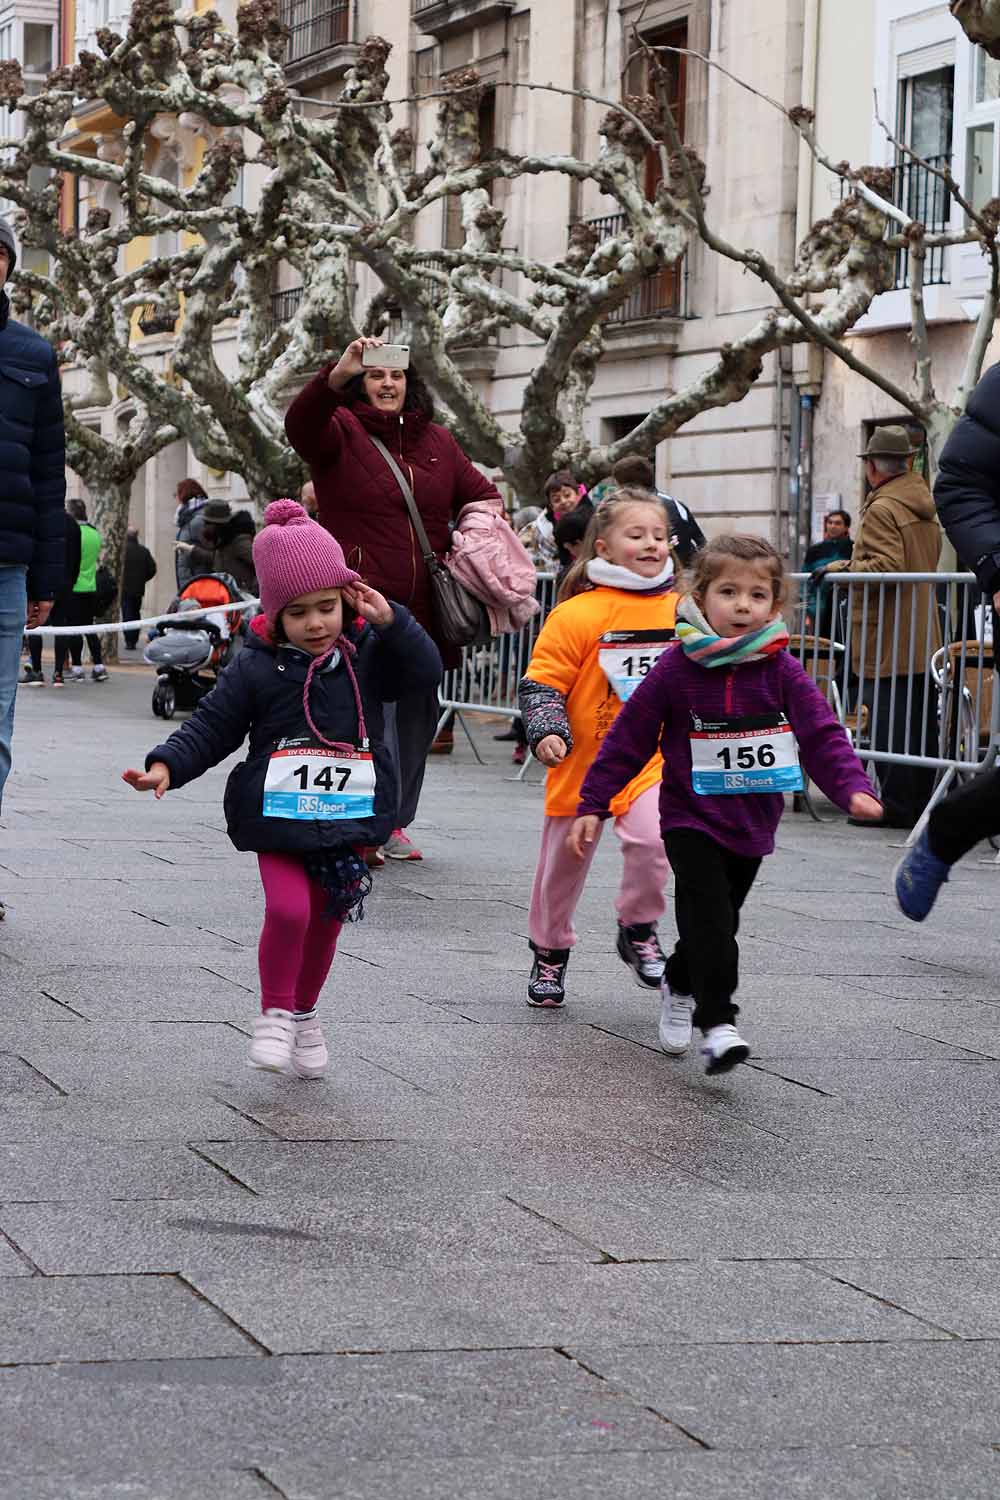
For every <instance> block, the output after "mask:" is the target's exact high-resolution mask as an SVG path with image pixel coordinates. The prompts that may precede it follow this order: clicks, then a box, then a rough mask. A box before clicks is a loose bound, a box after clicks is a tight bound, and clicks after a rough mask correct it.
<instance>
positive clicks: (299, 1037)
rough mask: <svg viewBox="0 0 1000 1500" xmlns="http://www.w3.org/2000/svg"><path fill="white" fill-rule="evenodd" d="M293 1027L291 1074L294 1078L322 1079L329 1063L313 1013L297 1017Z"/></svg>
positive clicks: (320, 1028)
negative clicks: (293, 1040)
mask: <svg viewBox="0 0 1000 1500" xmlns="http://www.w3.org/2000/svg"><path fill="white" fill-rule="evenodd" d="M294 1025H295V1044H294V1046H293V1047H292V1072H293V1073H294V1074H295V1076H296V1078H322V1077H323V1074H324V1073H325V1072H326V1069H327V1064H328V1063H329V1061H330V1054H329V1052H328V1051H327V1047H326V1038H325V1037H324V1035H323V1029H322V1027H321V1026H320V1024H319V1022H318V1021H317V1019H316V1013H315V1011H312V1012H310V1013H309V1015H307V1016H303V1015H297V1016H296V1017H295V1021H294Z"/></svg>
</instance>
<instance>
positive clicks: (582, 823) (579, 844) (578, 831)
mask: <svg viewBox="0 0 1000 1500" xmlns="http://www.w3.org/2000/svg"><path fill="white" fill-rule="evenodd" d="M600 821H601V820H600V818H598V817H595V815H594V814H593V813H588V814H587V816H586V817H585V818H577V819H576V821H575V822H574V824H573V827H572V828H571V829H570V831H569V835H568V836H567V839H566V846H567V848H568V849H569V850H570V852H571V853H573V854H575V855H576V857H577V859H582V858H583V856H584V855H585V854H586V853H587V850H588V849H589V848H590V846H591V844H592V843H593V842H594V840H595V839H596V837H597V829H598V826H599V825H600Z"/></svg>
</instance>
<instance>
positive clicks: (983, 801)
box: [927, 771, 1000, 865]
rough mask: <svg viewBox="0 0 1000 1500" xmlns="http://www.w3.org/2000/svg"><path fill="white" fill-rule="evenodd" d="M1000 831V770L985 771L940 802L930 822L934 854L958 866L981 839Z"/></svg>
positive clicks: (928, 831)
mask: <svg viewBox="0 0 1000 1500" xmlns="http://www.w3.org/2000/svg"><path fill="white" fill-rule="evenodd" d="M998 833H1000V771H981V772H980V773H979V775H978V776H973V778H972V780H971V781H967V782H966V783H965V785H964V786H961V787H959V789H958V791H957V792H952V793H951V795H950V796H948V797H945V799H944V801H943V802H939V803H938V805H937V806H936V807H935V808H934V810H933V812H932V813H931V815H930V819H929V821H928V824H927V842H928V843H929V844H930V846H931V853H932V854H936V855H937V857H938V859H943V860H944V861H945V863H946V864H949V865H954V864H957V863H958V861H959V860H960V859H961V858H962V857H963V855H966V854H968V852H969V850H970V849H974V848H975V847H976V845H977V844H978V843H979V840H980V839H988V838H993V837H994V836H995V835H996V834H998Z"/></svg>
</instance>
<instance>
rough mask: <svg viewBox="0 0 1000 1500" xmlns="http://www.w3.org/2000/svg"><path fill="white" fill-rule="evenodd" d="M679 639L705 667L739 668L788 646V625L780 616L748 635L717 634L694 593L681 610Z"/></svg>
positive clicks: (685, 601)
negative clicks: (695, 598)
mask: <svg viewBox="0 0 1000 1500" xmlns="http://www.w3.org/2000/svg"><path fill="white" fill-rule="evenodd" d="M677 639H678V640H679V641H680V643H681V646H682V648H683V651H684V655H685V656H689V657H690V658H691V660H692V661H696V662H698V663H699V664H700V665H701V666H703V667H735V666H741V665H742V664H743V663H744V662H748V661H766V659H767V658H768V657H769V656H776V655H777V654H778V652H779V651H784V649H785V647H786V646H787V645H788V627H787V626H786V624H785V622H784V620H783V619H782V618H781V617H780V615H779V616H778V617H777V618H775V619H773V620H768V622H767V624H766V625H762V626H761V628H760V630H754V631H751V632H750V633H749V634H747V635H716V634H715V632H714V631H713V630H712V627H711V625H709V623H708V621H707V620H706V619H705V616H704V615H703V614H702V612H701V610H700V609H699V608H698V606H697V604H695V602H694V599H693V598H692V596H691V595H690V594H688V595H686V596H685V598H684V599H682V600H681V603H680V605H679V606H678V609H677Z"/></svg>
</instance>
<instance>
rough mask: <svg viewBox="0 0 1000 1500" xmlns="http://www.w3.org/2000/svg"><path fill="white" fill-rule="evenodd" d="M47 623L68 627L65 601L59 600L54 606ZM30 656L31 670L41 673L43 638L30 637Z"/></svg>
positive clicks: (38, 636)
mask: <svg viewBox="0 0 1000 1500" xmlns="http://www.w3.org/2000/svg"><path fill="white" fill-rule="evenodd" d="M46 623H47V624H49V625H68V624H69V623H70V621H69V620H67V618H66V605H65V601H64V600H63V599H57V600H56V602H55V603H54V604H53V606H52V611H51V613H50V614H49V618H48V621H47V622H46ZM63 639H65V637H63ZM58 640H59V637H58V636H56V641H58ZM28 654H29V655H30V657H31V670H32V671H33V672H40V671H41V670H42V637H41V636H40V635H29V636H28Z"/></svg>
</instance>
